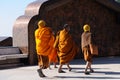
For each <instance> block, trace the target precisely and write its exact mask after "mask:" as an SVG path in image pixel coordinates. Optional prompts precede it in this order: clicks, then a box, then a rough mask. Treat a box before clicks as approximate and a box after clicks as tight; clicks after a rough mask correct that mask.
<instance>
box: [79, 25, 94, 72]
mask: <svg viewBox="0 0 120 80" xmlns="http://www.w3.org/2000/svg"><path fill="white" fill-rule="evenodd" d="M83 30H84V32H83V33H82V35H81V48H82V52H83V54H84V60H85V61H86V67H85V74H89V72H88V71H87V70H88V68H89V69H90V72H94V71H93V69H92V68H91V64H92V56H93V55H92V54H91V52H90V46H89V45H90V44H93V41H92V40H93V39H92V34H91V32H90V26H89V25H88V24H86V25H84V26H83Z"/></svg>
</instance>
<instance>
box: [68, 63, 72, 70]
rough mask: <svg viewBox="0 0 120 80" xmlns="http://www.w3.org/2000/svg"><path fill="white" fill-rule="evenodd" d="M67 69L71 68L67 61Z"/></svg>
mask: <svg viewBox="0 0 120 80" xmlns="http://www.w3.org/2000/svg"><path fill="white" fill-rule="evenodd" d="M67 67H68V70H69V71H71V70H72V68H71V67H70V65H69V63H67Z"/></svg>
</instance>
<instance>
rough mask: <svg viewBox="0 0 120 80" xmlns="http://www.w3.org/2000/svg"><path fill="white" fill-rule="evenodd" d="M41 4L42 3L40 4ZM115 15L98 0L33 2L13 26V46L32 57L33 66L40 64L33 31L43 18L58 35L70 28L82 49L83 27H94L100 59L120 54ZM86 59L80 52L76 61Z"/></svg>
mask: <svg viewBox="0 0 120 80" xmlns="http://www.w3.org/2000/svg"><path fill="white" fill-rule="evenodd" d="M41 1H42V2H41ZM116 14H119V12H116V11H114V10H112V9H110V8H107V7H105V6H104V5H102V4H100V3H98V1H97V0H48V1H47V0H37V1H35V2H33V3H30V4H29V5H28V6H27V8H26V10H25V14H24V15H22V16H20V17H19V18H18V19H17V20H16V22H15V24H14V27H13V46H16V47H19V48H21V50H22V52H23V53H27V54H29V62H30V64H35V62H37V61H36V60H37V57H36V50H35V40H34V31H35V29H36V28H37V22H38V20H40V19H44V20H45V21H46V22H47V26H49V27H51V28H52V29H53V31H54V32H55V33H56V32H57V31H59V30H60V29H62V26H63V25H64V24H65V23H68V24H70V25H71V34H72V36H73V38H74V40H75V42H76V43H77V44H78V46H79V47H80V36H81V34H82V32H83V30H82V27H83V25H84V24H86V23H87V24H89V25H90V26H91V32H93V33H94V34H95V38H96V43H97V44H98V47H99V56H108V55H120V42H119V38H120V34H119V25H120V23H118V22H117V19H118V18H117V16H116ZM80 57H83V55H82V53H81V50H80V52H79V54H77V56H76V58H80Z"/></svg>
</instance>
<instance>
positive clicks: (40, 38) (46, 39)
mask: <svg viewBox="0 0 120 80" xmlns="http://www.w3.org/2000/svg"><path fill="white" fill-rule="evenodd" d="M52 40H53V39H52V31H51V29H50V28H49V27H39V28H38V29H36V31H35V41H36V51H37V54H38V64H39V65H40V66H41V67H43V68H47V67H48V66H49V59H48V55H49V54H50V53H51V51H52V48H53V45H51V44H50V42H51V41H52Z"/></svg>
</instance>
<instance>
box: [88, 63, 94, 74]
mask: <svg viewBox="0 0 120 80" xmlns="http://www.w3.org/2000/svg"><path fill="white" fill-rule="evenodd" d="M91 65H92V62H89V69H90V72H94V70H93V69H92V67H91Z"/></svg>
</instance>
